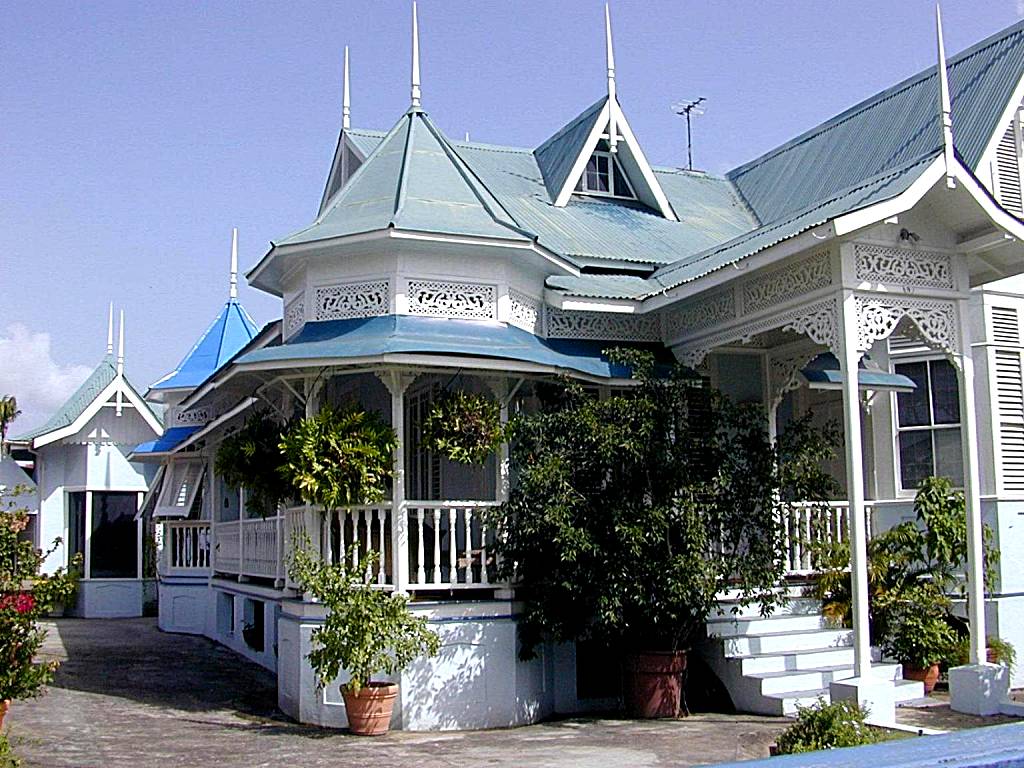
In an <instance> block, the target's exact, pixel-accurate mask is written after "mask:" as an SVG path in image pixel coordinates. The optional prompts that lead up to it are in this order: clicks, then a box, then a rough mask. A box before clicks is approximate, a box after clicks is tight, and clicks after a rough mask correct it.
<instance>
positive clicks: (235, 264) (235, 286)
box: [228, 227, 238, 299]
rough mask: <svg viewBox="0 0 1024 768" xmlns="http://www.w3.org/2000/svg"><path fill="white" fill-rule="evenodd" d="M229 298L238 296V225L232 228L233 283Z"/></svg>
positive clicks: (229, 290) (229, 289)
mask: <svg viewBox="0 0 1024 768" xmlns="http://www.w3.org/2000/svg"><path fill="white" fill-rule="evenodd" d="M228 298H231V299H237V298H238V227H232V228H231V283H230V287H229V288H228Z"/></svg>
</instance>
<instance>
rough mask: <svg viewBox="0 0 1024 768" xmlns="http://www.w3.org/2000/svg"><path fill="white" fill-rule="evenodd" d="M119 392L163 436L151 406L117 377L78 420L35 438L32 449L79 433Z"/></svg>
mask: <svg viewBox="0 0 1024 768" xmlns="http://www.w3.org/2000/svg"><path fill="white" fill-rule="evenodd" d="M118 392H120V393H121V394H122V395H123V396H124V397H126V398H127V399H128V401H129V402H130V403H131V405H132V406H133V407H134V408H135V410H136V411H138V412H139V415H140V416H142V419H143V421H145V422H146V424H147V426H149V428H150V429H152V430H153V434H154V435H160V434H163V431H164V428H163V425H162V424H161V423H160V422H159V420H158V419H157V418H156V416H155V415H154V414H153V412H152V411H151V410H150V409H149V406H148V405H146V403H145V401H144V400H143V399H142V398H141V397H139V396H138V395H137V394H135V391H134V390H133V389H132V388H131V386H129V385H128V384H127V382H125V380H124V379H123V378H121V377H117V378H115V379H114V380H113V381H112V382H110V383H109V384H108V385H107V386H106V387H104V388H103V391H102V392H100V393H99V394H98V395H97V396H96V398H95V399H94V400H93V401H92V402H91V403H89V405H88V407H87V408H86V409H85V410H83V411H82V412H81V413H80V414H79V416H78V418H77V419H75V420H74V421H73V422H71V423H70V424H68V425H67V426H66V427H61V428H60V429H55V430H54V431H53V432H48V433H47V434H45V435H39V436H38V437H35V438H33V440H32V448H33V449H35V448H42V447H43V446H44V445H49V444H50V443H55V442H57V441H58V440H63V439H64V438H65V437H71V436H72V435H74V434H76V433H78V432H79V431H81V430H82V429H83V428H84V427H85V425H86V424H88V423H89V420H90V419H92V417H93V416H95V415H96V414H97V413H99V412H100V409H101V408H104V407H105V406H106V405H107V404H108V403H109V402H110V399H111V398H112V397H113V396H114V395H115V394H117V393H118Z"/></svg>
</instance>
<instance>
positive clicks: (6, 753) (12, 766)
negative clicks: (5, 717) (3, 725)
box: [0, 733, 21, 768]
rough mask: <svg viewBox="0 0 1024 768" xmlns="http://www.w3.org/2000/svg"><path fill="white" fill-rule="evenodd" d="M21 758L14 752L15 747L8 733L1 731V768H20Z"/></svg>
mask: <svg viewBox="0 0 1024 768" xmlns="http://www.w3.org/2000/svg"><path fill="white" fill-rule="evenodd" d="M20 766H21V758H20V757H18V756H17V755H16V754H14V747H13V746H12V745H11V741H10V739H8V738H7V734H6V733H0V768H19V767H20Z"/></svg>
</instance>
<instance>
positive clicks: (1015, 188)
mask: <svg viewBox="0 0 1024 768" xmlns="http://www.w3.org/2000/svg"><path fill="white" fill-rule="evenodd" d="M1017 127H1018V121H1017V120H1016V119H1014V121H1013V122H1012V123H1010V125H1009V127H1007V129H1006V133H1004V134H1003V138H1001V139H1000V140H999V144H998V146H997V147H996V174H995V175H996V189H997V197H998V199H999V203H1000V204H1001V205H1002V206H1003V208H1005V209H1006V210H1008V211H1010V212H1011V213H1014V214H1016V215H1017V216H1020V215H1022V214H1024V204H1022V199H1021V184H1020V154H1019V152H1018V143H1019V142H1018V140H1017V136H1016V133H1017V131H1016V130H1015V129H1016V128H1017Z"/></svg>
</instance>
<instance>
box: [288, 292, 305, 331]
mask: <svg viewBox="0 0 1024 768" xmlns="http://www.w3.org/2000/svg"><path fill="white" fill-rule="evenodd" d="M305 324H306V294H304V293H300V294H299V295H298V296H296V297H295V298H294V299H292V300H291V301H289V302H288V303H287V304H285V307H284V337H285V338H286V339H287V338H288V337H290V336H294V335H295V334H296V333H298V332H299V329H300V328H302V326H303V325H305Z"/></svg>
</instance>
